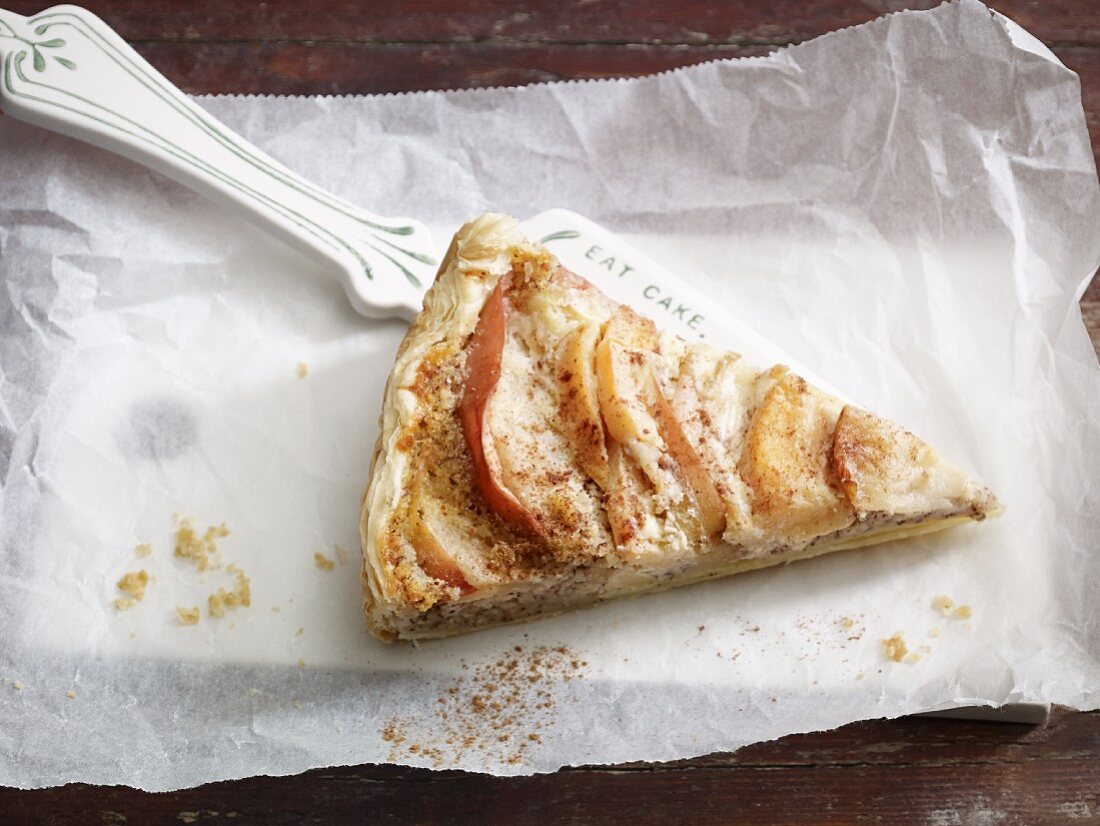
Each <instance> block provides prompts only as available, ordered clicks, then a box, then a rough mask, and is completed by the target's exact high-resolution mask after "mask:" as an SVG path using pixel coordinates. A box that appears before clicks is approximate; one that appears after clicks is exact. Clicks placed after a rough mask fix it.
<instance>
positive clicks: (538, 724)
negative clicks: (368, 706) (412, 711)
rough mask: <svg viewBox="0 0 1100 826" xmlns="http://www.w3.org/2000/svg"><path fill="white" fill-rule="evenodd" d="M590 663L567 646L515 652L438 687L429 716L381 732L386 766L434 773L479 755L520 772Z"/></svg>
mask: <svg viewBox="0 0 1100 826" xmlns="http://www.w3.org/2000/svg"><path fill="white" fill-rule="evenodd" d="M587 666H588V662H587V661H586V660H583V659H582V658H580V657H578V656H577V655H576V654H575V653H574V652H572V651H571V650H570V649H569V648H567V647H565V646H557V647H550V646H537V647H533V648H525V647H524V646H521V645H517V646H515V647H514V648H513V649H512V650H511V651H509V652H508V653H506V654H502V655H501V656H499V657H497V658H496V659H495V660H492V661H491V662H488V663H484V664H481V665H476V666H473V665H465V664H464V665H463V670H464V671H465V672H467V673H466V674H465V675H464V676H461V677H458V678H456V679H455V680H453V681H452V682H451V683H449V684H446V685H444V686H443V687H441V689H440V691H439V693H438V695H437V696H436V698H435V703H433V704H432V708H431V709H430V710H429V711H428V712H427V713H426V714H425V715H424V716H422V717H417V718H415V719H412V718H410V719H402V718H393V719H391V720H389V721H387V722H386V724H385V725H384V726H383V727H382V729H381V730H380V732H379V733H380V735H381V737H382V739H383V740H384V741H385V742H387V743H389V744H390V753H389V758H388V759H389V760H390V761H393V762H403V761H407V760H410V759H413V758H417V759H419V760H425V759H426V760H428V761H430V763H431V764H432V765H433V766H436V767H438V766H442V765H444V763H447V762H455V761H458V760H461V759H462V758H463V756H464V755H467V754H470V753H476V754H477V755H478V756H479V757H482V758H490V759H493V758H495V759H497V760H500V761H501V762H504V763H508V764H512V765H518V764H522V763H523V762H524V761H525V758H526V756H527V753H528V750H529V749H530V748H531V747H532V745H533V744H539V743H542V742H543V736H544V734H546V731H547V729H548V727H549V726H550V724H551V721H552V720H553V718H554V716H555V715H554V711H555V708H556V705H557V702H558V698H559V695H560V689H561V688H562V686H563V685H565V684H568V683H569V682H571V681H572V680H574V679H577V678H580V677H581V676H583V674H584V672H585V669H586V668H587Z"/></svg>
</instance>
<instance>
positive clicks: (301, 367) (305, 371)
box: [296, 361, 309, 379]
mask: <svg viewBox="0 0 1100 826" xmlns="http://www.w3.org/2000/svg"><path fill="white" fill-rule="evenodd" d="M296 369H297V372H298V378H300V379H304V378H305V377H306V376H308V375H309V365H308V364H306V363H305V362H304V361H300V362H298V367H297V368H296Z"/></svg>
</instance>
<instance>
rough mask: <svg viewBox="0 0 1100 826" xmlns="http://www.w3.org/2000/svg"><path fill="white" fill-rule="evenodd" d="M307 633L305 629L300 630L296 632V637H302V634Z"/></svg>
mask: <svg viewBox="0 0 1100 826" xmlns="http://www.w3.org/2000/svg"><path fill="white" fill-rule="evenodd" d="M305 632H306V629H304V628H299V629H298V630H297V631H295V632H294V636H296V637H300V636H302V634H304V633H305Z"/></svg>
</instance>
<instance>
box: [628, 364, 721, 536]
mask: <svg viewBox="0 0 1100 826" xmlns="http://www.w3.org/2000/svg"><path fill="white" fill-rule="evenodd" d="M647 390H648V395H649V399H648V401H649V409H650V412H651V413H652V414H653V417H654V419H656V420H657V427H658V428H659V429H660V431H661V438H662V439H664V442H665V447H666V448H667V450H668V453H669V455H670V456H672V458H673V459H674V460H675V461H676V468H677V476H678V477H679V478H680V480H681V483H682V484H683V485H684V487H686V488H687V490H688V493H689V494H690V496H691V498H692V500H693V501H694V503H695V507H696V509H697V510H698V511H699V518H700V521H701V526H702V529H703V533H704V535H705V536H717V535H718V534H720V533H722V532H723V531H724V530H725V529H726V505H725V503H724V502H723V501H722V497H721V495H719V493H718V488H717V487H715V484H714V481H713V480H712V479H711V478H710V474H709V473H707V469H706V467H705V466H704V465H703V460H702V459H700V458H699V454H698V453H697V452H696V450H695V448H694V447H693V446H692V444H691V442H690V441H689V440H688V438H687V436H686V435H684V429H683V427H681V426H680V420H679V419H677V418H676V414H675V413H674V412H673V410H672V405H671V404H669V403H668V399H666V398H665V396H664V394H663V393H662V392H661V388H660V387H658V386H657V380H656V379H655V378H654V377H653V375H652V374H650V376H649V383H648V387H647Z"/></svg>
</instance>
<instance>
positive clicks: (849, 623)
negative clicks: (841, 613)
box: [840, 617, 856, 630]
mask: <svg viewBox="0 0 1100 826" xmlns="http://www.w3.org/2000/svg"><path fill="white" fill-rule="evenodd" d="M855 624H856V621H855V620H854V619H852V618H851V617H841V618H840V627H841V628H843V629H845V630H847V629H849V628H851V627H853V626H854V625H855Z"/></svg>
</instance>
